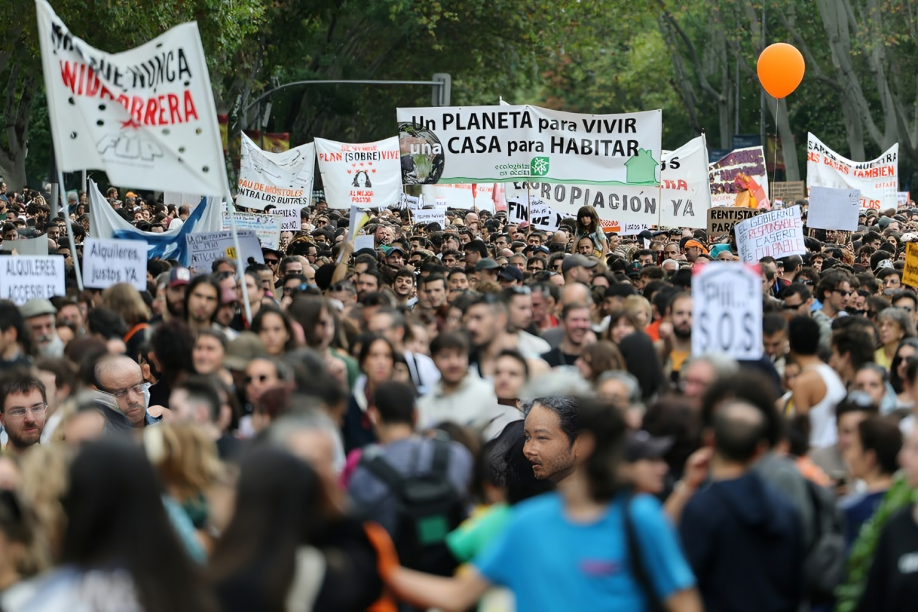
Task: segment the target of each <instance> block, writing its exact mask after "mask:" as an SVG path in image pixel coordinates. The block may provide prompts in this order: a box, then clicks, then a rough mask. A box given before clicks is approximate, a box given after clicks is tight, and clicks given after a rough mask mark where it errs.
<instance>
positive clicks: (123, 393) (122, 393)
mask: <svg viewBox="0 0 918 612" xmlns="http://www.w3.org/2000/svg"><path fill="white" fill-rule="evenodd" d="M100 391H102V393H107V394H109V395H114V396H115V397H116V398H118V399H124V398H126V397H127V394H128V393H130V392H131V391H133V392H134V393H135V394H137V395H143V383H142V382H140V383H137V384H136V385H134V386H133V387H128V388H127V389H119V390H118V391H106V390H104V389H100Z"/></svg>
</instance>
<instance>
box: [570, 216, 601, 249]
mask: <svg viewBox="0 0 918 612" xmlns="http://www.w3.org/2000/svg"><path fill="white" fill-rule="evenodd" d="M583 217H589V218H590V227H586V226H585V225H584V224H583V223H581V222H580V219H581V218H583ZM597 230H599V213H597V212H596V209H595V208H593V207H592V206H581V207H580V210H578V211H577V233H578V234H592V233H594V232H596V231H597ZM576 247H577V245H574V248H576Z"/></svg>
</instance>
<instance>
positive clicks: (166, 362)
mask: <svg viewBox="0 0 918 612" xmlns="http://www.w3.org/2000/svg"><path fill="white" fill-rule="evenodd" d="M150 345H151V347H152V348H153V352H154V353H155V354H156V360H157V361H158V362H159V365H160V366H161V367H162V372H161V374H162V378H161V379H160V380H161V381H165V384H166V385H168V386H169V387H170V388H171V387H172V386H173V385H174V384H175V381H176V379H177V378H178V377H179V375H181V374H183V373H187V372H194V361H193V360H192V358H191V353H192V351H193V350H194V334H192V333H191V328H190V327H188V324H187V323H185V322H184V321H182V320H181V319H171V320H169V321H167V322H165V323H160V324H159V325H157V326H156V329H155V331H154V332H153V337H152V338H150Z"/></svg>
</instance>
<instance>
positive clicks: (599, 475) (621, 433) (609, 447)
mask: <svg viewBox="0 0 918 612" xmlns="http://www.w3.org/2000/svg"><path fill="white" fill-rule="evenodd" d="M577 423H578V425H579V427H580V436H583V435H584V434H589V435H592V436H593V439H594V440H595V448H594V449H593V453H592V454H591V455H590V456H589V457H587V459H586V463H585V465H584V468H585V470H586V476H587V481H588V484H589V488H590V496H591V497H592V498H593V501H597V502H607V501H610V500H611V499H612V498H614V497H615V496H616V494H618V492H619V490H620V489H621V481H620V479H619V476H618V467H619V464H620V462H621V455H622V448H623V447H624V441H625V432H626V431H627V429H628V428H627V426H626V425H625V418H624V417H623V416H622V413H621V411H620V410H617V409H616V408H615V406H613V405H612V404H610V403H608V402H605V401H603V400H600V399H596V398H580V399H579V400H578V406H577Z"/></svg>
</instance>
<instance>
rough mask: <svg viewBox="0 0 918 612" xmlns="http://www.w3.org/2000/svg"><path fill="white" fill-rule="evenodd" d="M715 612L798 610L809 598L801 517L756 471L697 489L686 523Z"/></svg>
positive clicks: (708, 605) (691, 552) (690, 550)
mask: <svg viewBox="0 0 918 612" xmlns="http://www.w3.org/2000/svg"><path fill="white" fill-rule="evenodd" d="M679 531H680V533H681V535H682V542H683V544H684V546H685V552H686V556H687V557H688V560H689V563H690V564H691V566H692V569H693V570H694V572H695V576H696V578H697V580H698V587H699V589H700V591H701V596H702V598H703V599H704V605H705V609H706V610H707V611H708V612H726V611H734V610H743V611H744V612H757V611H759V610H761V611H762V612H783V611H786V612H794V611H795V610H796V609H797V608H798V606H799V604H800V602H801V600H802V598H803V589H804V584H803V575H804V573H803V559H804V547H803V539H802V536H801V533H800V531H801V521H800V518H799V516H798V514H797V511H796V509H795V508H794V506H793V505H792V504H791V502H790V500H788V499H787V498H786V497H785V496H784V495H783V494H782V493H780V492H778V491H777V490H776V489H774V488H772V486H771V485H769V484H768V483H767V482H765V481H764V480H763V479H762V478H761V476H759V475H758V474H757V473H754V472H749V473H746V474H744V475H743V476H741V477H739V478H736V479H732V480H720V481H715V482H713V483H711V485H710V486H708V487H707V488H705V489H703V490H701V491H699V492H698V493H696V494H695V495H694V496H693V497H692V499H691V500H689V502H688V504H687V505H686V507H685V510H684V512H683V514H682V521H681V523H680V526H679Z"/></svg>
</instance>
